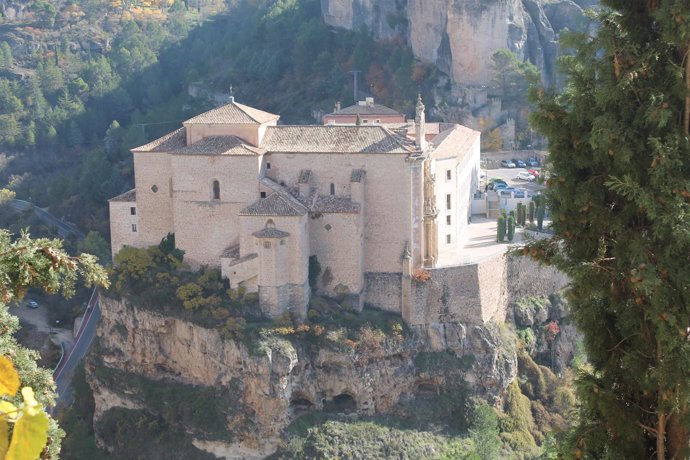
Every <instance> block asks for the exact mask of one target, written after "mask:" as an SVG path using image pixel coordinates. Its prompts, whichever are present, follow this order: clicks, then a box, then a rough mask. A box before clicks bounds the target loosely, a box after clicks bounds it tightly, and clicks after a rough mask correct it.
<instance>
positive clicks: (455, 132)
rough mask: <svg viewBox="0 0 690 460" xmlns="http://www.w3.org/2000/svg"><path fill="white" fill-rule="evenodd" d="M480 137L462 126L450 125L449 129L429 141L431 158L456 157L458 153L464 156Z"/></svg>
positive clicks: (477, 132) (475, 132)
mask: <svg viewBox="0 0 690 460" xmlns="http://www.w3.org/2000/svg"><path fill="white" fill-rule="evenodd" d="M480 135H481V133H480V132H479V131H475V130H473V129H470V128H467V127H465V126H462V125H452V127H451V129H447V130H445V131H443V132H441V133H440V134H438V135H437V136H436V137H434V139H433V140H432V141H431V144H432V148H431V156H432V157H433V158H444V157H449V156H456V155H457V154H458V153H460V154H461V155H463V156H464V155H466V154H467V152H468V151H469V148H470V147H471V146H472V144H473V143H474V142H475V141H476V140H477V138H479V136H480Z"/></svg>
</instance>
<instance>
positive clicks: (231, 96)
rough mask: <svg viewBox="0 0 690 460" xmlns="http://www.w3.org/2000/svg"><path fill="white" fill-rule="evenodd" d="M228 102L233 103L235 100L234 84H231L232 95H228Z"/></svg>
mask: <svg viewBox="0 0 690 460" xmlns="http://www.w3.org/2000/svg"><path fill="white" fill-rule="evenodd" d="M228 102H229V103H230V104H232V103H234V102H235V95H234V93H233V91H232V85H230V96H229V97H228Z"/></svg>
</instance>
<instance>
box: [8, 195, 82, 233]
mask: <svg viewBox="0 0 690 460" xmlns="http://www.w3.org/2000/svg"><path fill="white" fill-rule="evenodd" d="M10 206H12V208H14V209H15V210H16V211H26V210H27V209H29V208H33V210H34V213H35V214H36V216H37V217H38V218H39V219H41V220H42V221H43V222H45V223H46V224H48V225H52V226H54V227H56V228H57V231H58V235H60V236H61V237H62V238H66V237H68V236H69V235H70V234H74V235H77V238H80V239H81V238H84V234H83V233H82V232H80V231H79V229H77V228H76V227H75V226H74V225H72V224H68V223H67V222H63V221H62V220H60V219H58V218H57V217H55V216H54V215H52V214H51V213H49V212H48V211H46V210H45V209H42V208H39V207H38V206H35V205H34V204H33V203H30V202H29V201H25V200H18V199H13V200H12V201H11V202H10Z"/></svg>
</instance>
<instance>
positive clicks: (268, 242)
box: [264, 241, 271, 249]
mask: <svg viewBox="0 0 690 460" xmlns="http://www.w3.org/2000/svg"><path fill="white" fill-rule="evenodd" d="M264 249H271V242H270V241H264Z"/></svg>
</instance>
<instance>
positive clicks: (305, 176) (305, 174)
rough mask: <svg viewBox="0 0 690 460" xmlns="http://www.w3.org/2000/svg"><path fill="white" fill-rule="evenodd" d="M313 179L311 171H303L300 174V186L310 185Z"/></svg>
mask: <svg viewBox="0 0 690 460" xmlns="http://www.w3.org/2000/svg"><path fill="white" fill-rule="evenodd" d="M310 177H311V169H303V170H301V171H300V172H299V178H298V179H297V183H298V184H308V183H309V178H310Z"/></svg>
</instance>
